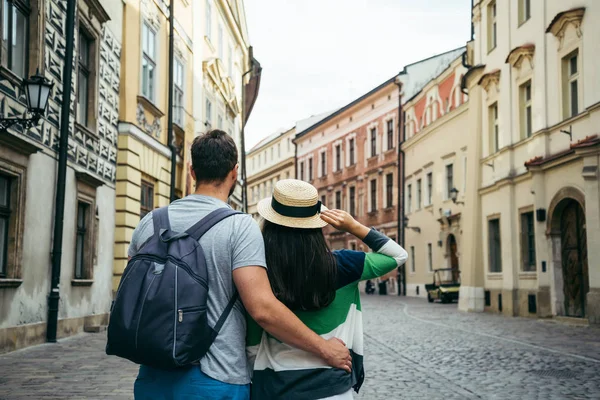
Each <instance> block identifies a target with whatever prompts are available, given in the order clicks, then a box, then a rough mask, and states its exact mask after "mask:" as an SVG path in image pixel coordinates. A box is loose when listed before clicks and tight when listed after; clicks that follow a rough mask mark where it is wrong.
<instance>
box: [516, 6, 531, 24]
mask: <svg viewBox="0 0 600 400" xmlns="http://www.w3.org/2000/svg"><path fill="white" fill-rule="evenodd" d="M529 18H531V0H519V24H523V23H525V22H527V21H528V20H529Z"/></svg>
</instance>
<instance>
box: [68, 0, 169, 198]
mask: <svg viewBox="0 0 600 400" xmlns="http://www.w3.org/2000/svg"><path fill="white" fill-rule="evenodd" d="M174 3H175V0H171V1H170V2H169V86H168V88H169V89H168V90H169V97H168V104H169V105H168V106H167V107H168V109H169V110H168V113H167V142H168V144H169V148H170V149H171V189H170V193H169V201H170V202H173V201H175V184H176V182H175V181H176V177H177V148H176V146H175V137H174V135H173V68H174V67H173V62H174V60H173V46H174V36H175V24H174V21H175V16H174V7H175V6H174ZM67 43H69V42H67Z"/></svg>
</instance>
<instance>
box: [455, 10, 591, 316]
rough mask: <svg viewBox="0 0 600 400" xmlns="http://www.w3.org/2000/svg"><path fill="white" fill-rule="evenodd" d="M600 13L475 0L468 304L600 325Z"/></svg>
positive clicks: (469, 79) (469, 80)
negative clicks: (599, 179) (599, 244)
mask: <svg viewBox="0 0 600 400" xmlns="http://www.w3.org/2000/svg"><path fill="white" fill-rule="evenodd" d="M598 20H600V2H597V1H595V0H587V1H585V0H568V1H552V0H545V1H541V0H540V1H532V0H518V1H517V0H515V1H510V2H505V1H499V0H498V1H494V0H479V1H475V5H474V9H473V23H474V29H475V37H476V38H477V39H476V40H474V41H472V42H470V43H469V46H468V47H469V51H468V53H469V57H468V64H470V65H471V66H472V67H471V69H470V71H469V72H468V73H467V74H466V79H465V84H466V86H467V88H468V93H469V99H470V100H469V103H470V104H469V111H468V119H469V126H470V129H471V130H474V131H476V132H478V133H479V134H478V135H476V136H475V141H474V142H473V145H472V146H471V145H470V146H469V147H468V149H467V157H468V158H469V159H474V160H477V168H475V171H474V175H473V177H472V178H473V179H469V180H468V182H467V187H466V199H465V202H466V203H467V204H473V206H472V210H473V212H474V213H473V215H472V216H465V218H464V219H462V218H461V219H462V220H463V221H461V226H462V228H463V244H464V246H463V249H462V252H461V253H462V258H463V259H465V262H464V263H463V265H466V266H467V267H468V268H462V271H463V273H462V278H463V286H462V287H461V293H460V296H461V298H460V305H459V307H460V309H462V310H469V311H482V310H484V309H485V310H490V311H500V312H503V313H504V314H507V315H522V316H535V315H537V316H540V317H549V316H566V317H576V318H586V319H588V320H589V321H590V322H591V323H600V246H597V244H598V243H600V198H599V194H600V187H599V184H598V174H599V170H598V165H599V163H600V139H599V138H598V136H597V134H598V126H600V75H599V74H600V69H599V68H598V61H599V54H600V41H599V40H598V38H600V25H599V24H597V23H596V22H597V21H598ZM478 199H479V201H478Z"/></svg>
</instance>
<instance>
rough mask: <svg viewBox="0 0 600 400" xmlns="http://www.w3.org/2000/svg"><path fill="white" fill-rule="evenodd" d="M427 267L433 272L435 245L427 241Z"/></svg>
mask: <svg viewBox="0 0 600 400" xmlns="http://www.w3.org/2000/svg"><path fill="white" fill-rule="evenodd" d="M427 268H428V271H429V272H433V246H431V243H427Z"/></svg>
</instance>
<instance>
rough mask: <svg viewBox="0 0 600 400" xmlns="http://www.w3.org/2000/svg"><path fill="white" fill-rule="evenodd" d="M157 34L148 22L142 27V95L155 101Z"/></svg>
mask: <svg viewBox="0 0 600 400" xmlns="http://www.w3.org/2000/svg"><path fill="white" fill-rule="evenodd" d="M155 72H156V33H155V32H154V31H153V30H152V28H150V26H149V25H148V23H147V22H144V24H143V25H142V95H143V96H144V97H146V98H147V99H148V100H150V101H152V102H154V100H155V94H154V92H155V87H156V84H155V80H156V73H155Z"/></svg>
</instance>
